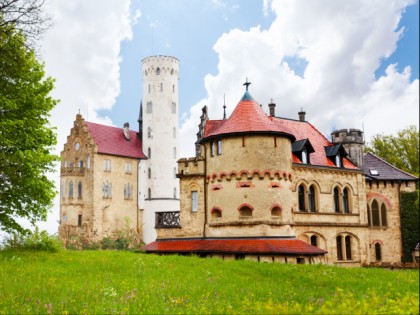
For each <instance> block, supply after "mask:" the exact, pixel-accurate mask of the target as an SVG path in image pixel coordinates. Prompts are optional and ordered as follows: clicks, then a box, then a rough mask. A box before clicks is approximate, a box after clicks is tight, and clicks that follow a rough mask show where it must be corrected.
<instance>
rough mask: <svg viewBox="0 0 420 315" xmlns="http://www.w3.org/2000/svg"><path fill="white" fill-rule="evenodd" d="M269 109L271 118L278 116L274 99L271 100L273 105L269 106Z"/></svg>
mask: <svg viewBox="0 0 420 315" xmlns="http://www.w3.org/2000/svg"><path fill="white" fill-rule="evenodd" d="M268 108H269V109H270V116H271V117H274V116H276V104H275V103H273V99H271V103H270V104H268Z"/></svg>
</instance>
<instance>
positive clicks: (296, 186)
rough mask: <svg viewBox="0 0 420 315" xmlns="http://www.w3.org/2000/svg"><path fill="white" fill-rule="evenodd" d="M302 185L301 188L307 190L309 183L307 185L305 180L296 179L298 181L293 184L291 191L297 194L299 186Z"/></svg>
mask: <svg viewBox="0 0 420 315" xmlns="http://www.w3.org/2000/svg"><path fill="white" fill-rule="evenodd" d="M302 184H303V186H305V187H306V188H308V187H309V183H308V181H307V180H306V179H303V178H301V179H298V180H297V181H296V183H295V185H294V187H293V190H292V191H294V192H297V190H298V187H299V186H300V185H302Z"/></svg>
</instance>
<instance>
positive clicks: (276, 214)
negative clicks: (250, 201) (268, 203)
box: [271, 206, 281, 217]
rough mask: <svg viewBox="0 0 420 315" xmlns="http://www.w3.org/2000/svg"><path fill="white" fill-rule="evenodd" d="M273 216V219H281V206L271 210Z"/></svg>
mask: <svg viewBox="0 0 420 315" xmlns="http://www.w3.org/2000/svg"><path fill="white" fill-rule="evenodd" d="M271 215H272V216H273V217H279V216H280V215H281V208H280V207H279V206H274V207H273V208H271Z"/></svg>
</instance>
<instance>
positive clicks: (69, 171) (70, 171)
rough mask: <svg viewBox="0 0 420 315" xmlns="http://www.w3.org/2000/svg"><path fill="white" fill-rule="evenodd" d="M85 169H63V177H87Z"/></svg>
mask: <svg viewBox="0 0 420 315" xmlns="http://www.w3.org/2000/svg"><path fill="white" fill-rule="evenodd" d="M85 170H86V168H85V167H62V168H61V175H80V176H82V175H85Z"/></svg>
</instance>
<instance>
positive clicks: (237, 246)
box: [142, 238, 327, 255]
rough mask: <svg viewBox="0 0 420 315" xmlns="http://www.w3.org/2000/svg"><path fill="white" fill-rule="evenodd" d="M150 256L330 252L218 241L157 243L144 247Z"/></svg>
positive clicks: (294, 243)
mask: <svg viewBox="0 0 420 315" xmlns="http://www.w3.org/2000/svg"><path fill="white" fill-rule="evenodd" d="M142 250H144V251H146V252H147V253H208V254H210V253H212V254H249V255H252V254H256V255H258V254H266V255H270V254H276V255H281V254H283V255H287V254H288V255H324V254H326V253H327V252H326V251H325V250H322V249H320V248H318V247H316V246H312V245H310V244H308V243H305V242H304V241H301V240H298V239H276V238H271V239H264V238H236V239H235V238H219V239H212V238H208V239H169V240H163V239H162V240H157V241H155V242H153V243H150V244H148V245H146V246H143V247H142Z"/></svg>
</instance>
